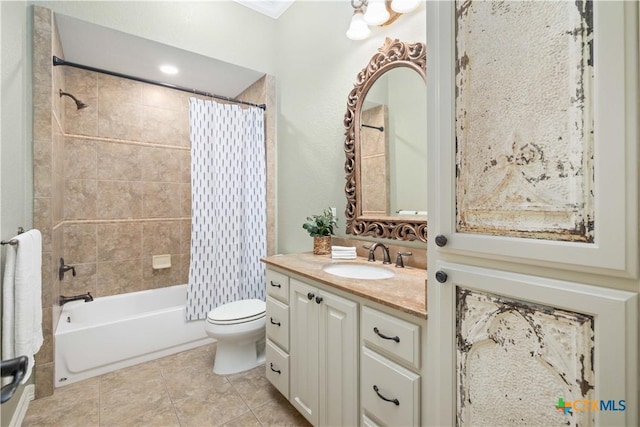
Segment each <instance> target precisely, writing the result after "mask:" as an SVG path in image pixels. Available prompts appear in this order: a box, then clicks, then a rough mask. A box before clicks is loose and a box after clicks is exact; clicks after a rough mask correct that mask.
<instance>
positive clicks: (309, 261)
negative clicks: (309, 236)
mask: <svg viewBox="0 0 640 427" xmlns="http://www.w3.org/2000/svg"><path fill="white" fill-rule="evenodd" d="M262 262H264V263H265V264H267V265H269V266H273V267H278V268H281V269H283V270H286V271H288V272H291V273H295V274H297V275H300V276H302V277H306V278H308V279H311V280H315V281H317V282H320V283H323V284H325V285H327V286H331V287H333V288H336V289H340V290H342V291H345V292H348V293H350V294H353V295H357V296H359V297H362V298H366V299H368V300H371V301H375V302H377V303H380V304H383V305H385V306H387V307H390V308H393V309H396V310H400V311H403V312H405V313H408V314H411V315H414V316H418V317H420V318H423V319H426V318H427V271H426V270H423V269H418V268H411V267H405V268H396V267H395V265H394V264H389V265H384V266H383V264H382V263H381V262H380V261H376V262H375V265H376V266H378V267H385V268H388V269H389V270H391V271H393V272H394V273H395V275H394V276H393V277H390V278H388V279H377V280H363V279H349V278H344V277H339V276H335V275H333V274H329V273H326V272H324V271H323V270H322V267H323V266H324V265H326V264H331V263H364V264H368V265H371V263H369V262H368V261H367V260H366V259H365V258H360V257H358V258H357V259H355V260H340V259H331V255H314V254H312V253H311V252H305V253H294V254H288V255H272V256H269V257H266V258H262Z"/></svg>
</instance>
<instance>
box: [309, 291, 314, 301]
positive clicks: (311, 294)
mask: <svg viewBox="0 0 640 427" xmlns="http://www.w3.org/2000/svg"><path fill="white" fill-rule="evenodd" d="M313 297H315V295H314V294H313V293H312V292H309V293H308V294H307V298H309V300H312V299H313Z"/></svg>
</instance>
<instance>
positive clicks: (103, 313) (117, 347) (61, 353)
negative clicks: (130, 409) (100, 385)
mask: <svg viewBox="0 0 640 427" xmlns="http://www.w3.org/2000/svg"><path fill="white" fill-rule="evenodd" d="M186 299H187V285H177V286H171V287H168V288H160V289H153V290H148V291H140V292H133V293H129V294H122V295H113V296H107V297H100V298H96V299H95V300H94V301H92V302H88V303H85V302H84V301H74V302H70V303H67V304H65V305H64V306H63V307H62V314H61V316H60V321H59V322H58V327H57V328H56V333H55V385H56V387H60V386H63V385H66V384H71V383H74V382H76V381H80V380H84V379H87V378H91V377H94V376H96V375H101V374H104V373H107V372H111V371H114V370H116V369H121V368H125V367H127V366H131V365H135V364H137V363H142V362H147V361H149V360H153V359H157V358H159V357H163V356H168V355H170V354H173V353H178V352H180V351H184V350H188V349H191V348H194V347H198V346H201V345H204V344H208V343H212V342H214V340H212V339H211V338H209V337H208V336H207V334H206V333H205V330H204V320H199V321H191V322H186V321H185V320H184V307H185V302H186ZM211 362H212V363H213V360H212V361H211Z"/></svg>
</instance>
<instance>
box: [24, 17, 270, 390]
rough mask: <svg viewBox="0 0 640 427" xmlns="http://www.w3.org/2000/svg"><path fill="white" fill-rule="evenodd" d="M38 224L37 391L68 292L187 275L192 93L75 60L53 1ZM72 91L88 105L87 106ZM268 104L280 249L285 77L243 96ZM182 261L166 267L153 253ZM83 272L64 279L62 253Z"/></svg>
mask: <svg viewBox="0 0 640 427" xmlns="http://www.w3.org/2000/svg"><path fill="white" fill-rule="evenodd" d="M33 10H34V27H33V31H34V65H33V72H34V185H35V189H34V194H35V200H34V212H35V218H34V224H35V225H34V227H35V228H38V229H39V230H41V231H42V233H43V281H42V286H43V298H42V303H43V318H44V325H43V326H44V335H45V343H44V345H43V348H42V349H41V350H40V352H39V353H38V354H37V356H36V397H37V398H39V397H44V396H48V395H50V394H52V393H53V374H54V360H53V348H54V340H53V333H54V330H55V325H57V322H58V319H59V313H60V307H59V305H58V296H59V295H75V294H80V293H85V292H87V291H89V292H91V293H92V295H94V296H96V297H101V296H107V295H114V294H120V293H127V292H133V291H138V290H143V289H152V288H158V287H164V286H171V285H175V284H183V283H187V280H188V270H189V245H190V227H191V223H190V212H191V205H190V204H191V189H190V167H191V166H190V152H189V145H190V143H189V128H188V126H189V123H188V98H189V97H190V96H193V95H190V94H187V93H184V92H180V91H176V90H171V89H168V88H162V87H158V86H154V85H149V84H144V83H140V82H135V81H131V80H127V79H121V78H116V77H112V76H108V75H105V74H99V73H94V72H90V71H85V70H80V69H76V68H71V67H65V66H57V67H54V66H52V65H51V56H52V55H56V56H59V57H61V58H64V53H63V49H62V47H61V45H60V41H59V37H58V35H57V31H56V28H55V21H54V18H53V14H52V12H51V11H50V10H48V9H45V8H41V7H34V9H33ZM60 89H62V90H63V91H64V92H69V93H71V94H73V95H74V96H76V97H77V98H79V99H80V100H82V101H83V102H84V103H86V104H88V105H89V107H88V108H85V109H82V110H77V109H76V106H75V103H74V102H73V101H72V100H71V99H70V98H68V97H62V98H60V96H59V90H60ZM239 98H241V99H245V100H247V101H250V102H255V103H266V104H267V113H266V114H265V123H266V124H265V126H266V135H267V141H266V144H267V197H268V200H267V210H268V212H267V223H268V225H269V227H268V230H270V231H269V234H268V237H267V240H268V254H272V253H274V250H275V233H274V230H275V227H274V226H273V225H274V223H275V140H274V135H275V117H274V114H269V111H273V112H275V110H276V109H275V103H274V102H275V85H274V79H273V77H270V76H265V77H263V78H262V79H260V80H258V81H257V82H256V83H254V84H253V85H252V86H251V87H249V88H248V89H247V90H246V91H245V92H244V93H243V94H241V95H240V96H239ZM160 254H170V255H171V258H172V266H171V268H168V269H162V270H154V269H153V268H152V256H153V255H160ZM61 257H63V258H64V262H65V264H68V265H74V266H75V267H76V272H77V275H76V276H75V277H73V276H72V275H71V272H68V273H66V274H65V277H64V279H63V280H62V281H59V280H58V277H57V274H58V266H59V262H60V258H61Z"/></svg>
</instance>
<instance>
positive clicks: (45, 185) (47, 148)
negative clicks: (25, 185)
mask: <svg viewBox="0 0 640 427" xmlns="http://www.w3.org/2000/svg"><path fill="white" fill-rule="evenodd" d="M51 150H52V144H51V134H49V138H48V139H47V140H42V141H37V140H36V141H34V142H33V186H34V197H51V187H52V178H53V164H52V161H51V160H52V156H51Z"/></svg>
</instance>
